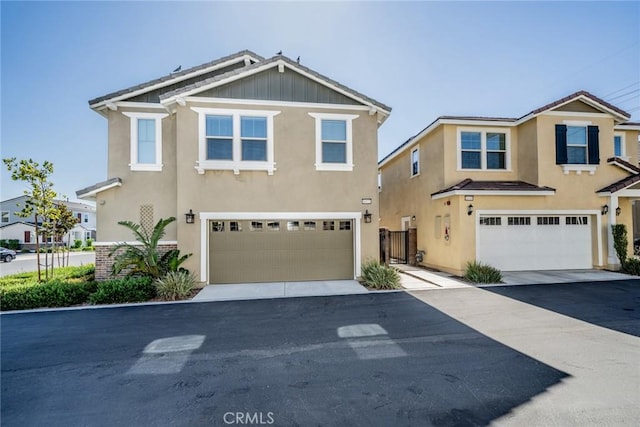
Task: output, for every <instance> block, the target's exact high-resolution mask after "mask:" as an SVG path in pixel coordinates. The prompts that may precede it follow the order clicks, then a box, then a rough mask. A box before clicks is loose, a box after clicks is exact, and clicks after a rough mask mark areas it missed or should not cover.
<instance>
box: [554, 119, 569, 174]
mask: <svg viewBox="0 0 640 427" xmlns="http://www.w3.org/2000/svg"><path fill="white" fill-rule="evenodd" d="M567 161H568V160H567V125H556V165H566V164H567Z"/></svg>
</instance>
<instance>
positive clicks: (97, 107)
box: [89, 51, 264, 116]
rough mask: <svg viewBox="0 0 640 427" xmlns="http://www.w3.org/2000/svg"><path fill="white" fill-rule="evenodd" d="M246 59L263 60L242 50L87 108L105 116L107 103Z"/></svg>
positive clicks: (90, 104)
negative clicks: (228, 56) (202, 66)
mask: <svg viewBox="0 0 640 427" xmlns="http://www.w3.org/2000/svg"><path fill="white" fill-rule="evenodd" d="M243 52H244V51H243ZM247 59H248V60H253V61H254V62H256V63H258V62H261V61H263V60H264V59H263V58H262V57H260V56H259V55H256V54H253V53H248V52H244V53H242V54H241V55H238V56H235V57H232V58H230V59H228V60H227V61H223V62H220V63H217V64H215V65H212V66H210V67H206V68H202V69H199V70H194V71H193V72H190V73H185V74H180V75H179V76H176V77H175V78H172V79H167V80H164V81H162V82H158V83H156V84H154V85H150V86H147V87H143V88H140V89H138V90H135V91H131V92H127V93H123V94H120V95H116V96H113V97H111V98H108V99H104V100H101V101H99V102H95V103H93V104H92V103H91V101H89V108H91V109H92V110H94V111H97V112H98V113H100V114H102V115H104V116H106V115H105V114H104V113H102V112H101V111H102V110H104V109H105V108H107V106H108V104H112V103H114V102H117V101H121V100H123V99H127V98H131V97H134V96H138V95H141V94H144V93H146V92H149V91H152V90H156V89H160V88H163V87H166V86H169V85H172V84H175V83H178V82H181V81H183V80H187V79H190V78H193V77H197V76H199V75H202V74H206V73H209V72H211V71H215V70H217V69H220V68H224V67H226V66H229V65H232V64H236V63H238V62H241V61H244V60H247ZM96 99H100V98H96Z"/></svg>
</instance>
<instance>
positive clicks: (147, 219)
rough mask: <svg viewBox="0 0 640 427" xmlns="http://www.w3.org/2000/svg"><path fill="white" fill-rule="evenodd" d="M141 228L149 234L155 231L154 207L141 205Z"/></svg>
mask: <svg viewBox="0 0 640 427" xmlns="http://www.w3.org/2000/svg"><path fill="white" fill-rule="evenodd" d="M140 226H142V228H143V230H144V231H145V232H146V233H147V234H150V233H151V231H152V230H153V205H140Z"/></svg>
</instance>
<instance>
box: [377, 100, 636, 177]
mask: <svg viewBox="0 0 640 427" xmlns="http://www.w3.org/2000/svg"><path fill="white" fill-rule="evenodd" d="M574 101H582V102H585V103H586V104H588V105H590V106H592V107H594V108H596V109H599V110H601V111H606V112H608V113H610V114H612V115H614V116H616V117H617V119H618V121H619V122H623V123H618V124H617V125H616V127H625V128H628V129H633V128H635V127H638V130H640V123H635V122H626V120H629V118H630V117H631V115H630V114H629V113H627V112H626V111H623V110H621V109H620V108H618V107H616V106H614V105H611V104H609V103H608V102H606V101H604V100H602V99H600V98H598V97H597V96H595V95H592V94H591V93H589V92H587V91H585V90H581V91H578V92H575V93H572V94H571V95H569V96H565V97H564V98H562V99H559V100H557V101H554V102H551V103H549V104H546V105H544V106H542V107H540V108H537V109H535V110H533V111H531V112H529V113H527V114H525V115H524V116H521V117H519V118H512V117H483V116H440V117H438V118H437V119H435V120H434V121H433V122H431V123H430V124H429V125H428V126H427V127H425V128H424V129H422V130H421V131H420V132H418V133H417V134H416V135H414V136H412V137H411V138H409V139H407V140H406V141H405V142H403V143H402V144H400V145H399V146H398V147H397V148H395V149H394V150H393V151H391V152H390V153H389V154H387V155H386V156H385V157H383V158H382V160H380V161H379V162H378V167H381V166H383V165H384V164H385V163H387V162H389V161H390V160H391V159H393V158H394V157H395V156H396V155H398V154H400V153H401V152H403V151H404V150H405V149H407V148H409V147H410V146H412V145H413V144H414V143H415V142H417V141H418V140H420V139H421V138H422V137H424V136H425V135H427V134H429V133H430V132H431V131H433V130H434V129H436V128H437V127H438V126H440V125H442V124H458V125H464V124H474V123H475V124H485V123H487V124H488V123H492V124H500V125H502V126H518V125H520V124H522V123H524V122H526V121H528V120H531V119H533V118H534V117H536V116H538V115H540V114H542V113H545V112H547V111H549V110H553V109H554V108H558V107H561V106H563V105H565V104H568V103H570V102H574Z"/></svg>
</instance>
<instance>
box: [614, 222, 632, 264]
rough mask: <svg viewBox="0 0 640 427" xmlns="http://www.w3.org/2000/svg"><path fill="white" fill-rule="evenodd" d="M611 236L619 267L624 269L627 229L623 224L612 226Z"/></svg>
mask: <svg viewBox="0 0 640 427" xmlns="http://www.w3.org/2000/svg"><path fill="white" fill-rule="evenodd" d="M611 234H612V235H613V248H614V249H615V250H616V255H618V259H619V260H620V266H621V267H622V269H624V265H625V263H626V262H627V245H628V243H629V242H628V240H627V227H626V226H625V225H624V224H613V225H612V226H611Z"/></svg>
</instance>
